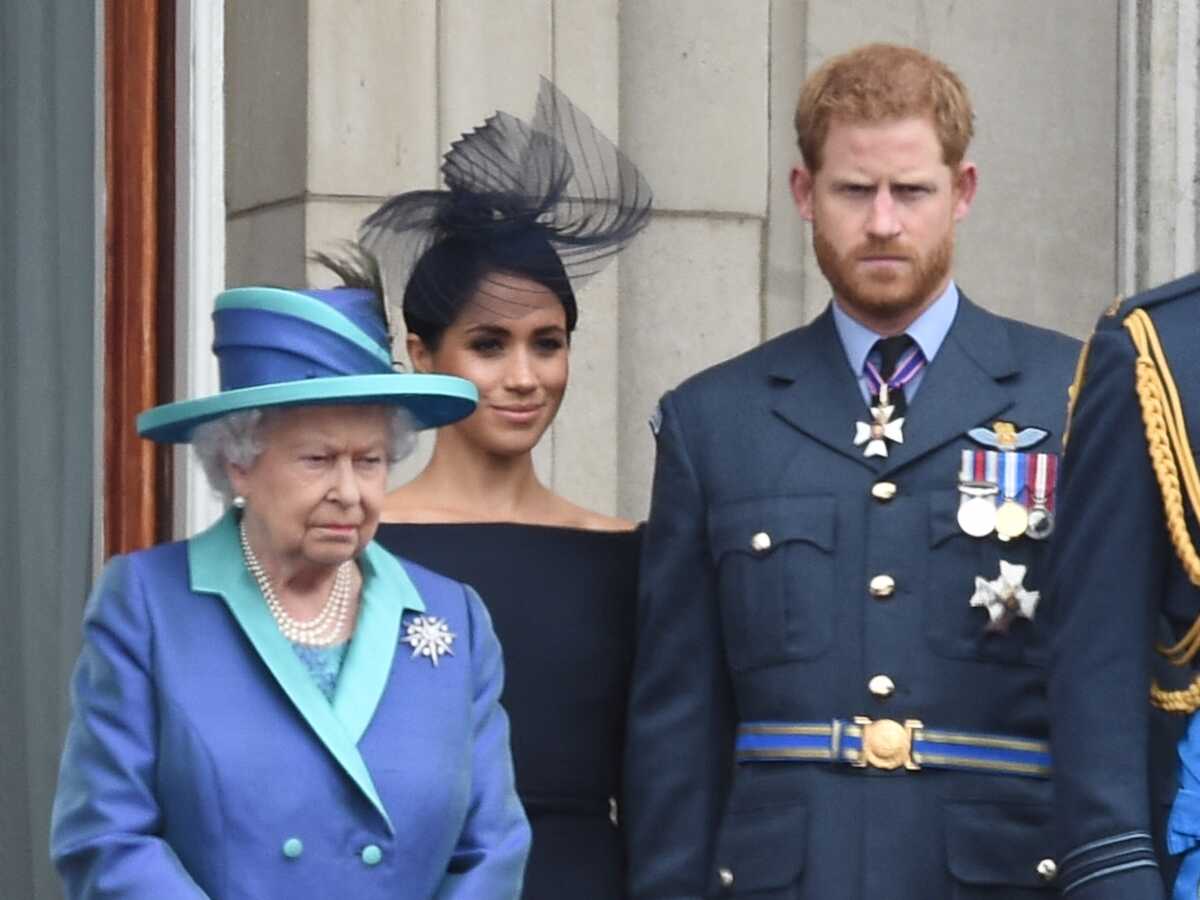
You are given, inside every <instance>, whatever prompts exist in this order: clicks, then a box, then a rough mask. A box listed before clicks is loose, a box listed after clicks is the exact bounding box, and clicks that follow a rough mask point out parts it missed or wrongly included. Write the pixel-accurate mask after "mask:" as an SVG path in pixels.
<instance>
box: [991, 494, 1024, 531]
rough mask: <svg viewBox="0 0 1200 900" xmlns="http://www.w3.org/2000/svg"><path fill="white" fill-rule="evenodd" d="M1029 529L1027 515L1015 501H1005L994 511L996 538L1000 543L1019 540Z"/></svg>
mask: <svg viewBox="0 0 1200 900" xmlns="http://www.w3.org/2000/svg"><path fill="white" fill-rule="evenodd" d="M1028 527H1029V513H1028V512H1027V511H1026V509H1025V507H1024V506H1022V505H1021V504H1020V503H1018V502H1017V501H1016V500H1005V501H1004V502H1003V503H1001V504H1000V508H999V509H997V510H996V536H997V537H999V538H1000V540H1002V541H1011V540H1012V539H1013V538H1019V537H1020V536H1021V535H1023V534H1024V533H1025V529H1026V528H1028Z"/></svg>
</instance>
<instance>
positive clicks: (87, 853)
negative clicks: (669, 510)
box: [51, 278, 529, 900]
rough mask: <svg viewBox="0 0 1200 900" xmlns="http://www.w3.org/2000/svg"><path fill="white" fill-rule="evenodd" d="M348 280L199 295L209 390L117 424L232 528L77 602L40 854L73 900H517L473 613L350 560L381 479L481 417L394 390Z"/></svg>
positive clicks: (166, 553)
mask: <svg viewBox="0 0 1200 900" xmlns="http://www.w3.org/2000/svg"><path fill="white" fill-rule="evenodd" d="M350 281H351V283H352V284H355V287H346V288H341V289H335V290H332V291H287V290H276V289H267V288H240V289H236V290H230V291H226V292H225V293H223V294H221V295H220V297H219V298H218V300H217V304H216V311H215V312H214V321H215V333H216V340H215V342H214V350H215V352H216V353H217V356H218V358H219V363H220V369H221V386H222V390H221V392H220V393H219V394H217V395H216V396H213V397H207V398H203V399H198V400H191V401H184V402H180V403H173V404H170V405H167V406H161V407H157V408H155V409H152V410H149V411H148V412H146V413H143V414H142V415H141V416H140V417H139V420H138V429H139V432H140V433H141V434H143V435H145V436H147V437H150V438H152V439H154V440H158V441H167V442H185V441H191V442H193V443H194V444H195V446H196V448H197V450H198V451H199V452H200V455H201V458H202V461H203V463H204V466H205V470H206V472H207V473H208V476H209V478H210V480H211V481H212V482H213V485H214V487H215V488H217V489H218V490H220V491H222V492H224V493H225V494H226V496H227V497H228V499H229V501H230V505H231V509H230V510H229V511H228V512H227V514H226V515H225V516H224V517H223V518H222V519H220V520H219V521H218V522H217V523H216V524H215V525H214V526H213V527H212V528H210V529H209V530H208V531H205V532H204V533H202V534H200V535H198V536H196V537H194V538H192V539H191V540H189V541H185V542H180V543H173V544H166V545H160V546H157V547H153V548H150V549H148V550H144V551H141V552H137V553H132V554H129V555H128V556H123V557H117V558H116V559H114V560H113V561H112V562H111V563H110V564H109V565H108V566H107V568H106V569H105V571H104V573H103V574H102V575H101V577H100V579H99V582H98V584H97V585H96V588H95V590H94V593H93V595H92V597H91V599H90V601H89V603H88V607H87V612H86V614H85V619H84V645H83V650H82V653H81V655H80V659H79V663H78V666H77V669H76V672H75V676H74V682H73V698H74V714H73V718H72V720H71V725H70V730H69V732H68V735H67V741H66V748H65V750H64V752H63V759H62V768H61V773H60V778H59V785H58V792H57V795H56V797H55V803H54V813H53V823H52V835H51V851H52V856H53V858H54V861H55V864H56V865H57V867H58V870H59V872H60V873H61V875H62V877H63V879H64V882H65V884H66V888H67V893H68V895H69V896H70V897H72V898H76V897H78V898H84V897H86V898H118V897H119V898H122V900H130V898H164V897H170V898H173V900H175V898H188V897H214V898H222V900H233V898H247V900H249V898H254V900H265V898H275V897H286V898H289V900H296V898H308V897H313V898H316V897H321V898H326V897H347V898H350V897H353V898H355V900H367V898H373V897H380V898H383V897H387V898H393V900H394V898H413V900H416V898H422V900H423V898H431V897H438V898H488V900H492V898H512V897H516V896H518V895H519V893H520V888H521V878H522V869H523V866H524V863H525V858H526V855H527V853H528V850H529V827H528V825H527V823H526V820H525V816H524V814H523V813H522V810H521V807H520V804H519V802H518V800H517V797H516V794H515V792H514V787H513V772H512V762H511V756H510V751H509V734H508V722H507V718H506V716H505V714H504V711H503V710H502V709H501V707H500V705H499V702H498V698H499V696H500V691H501V687H502V680H503V674H502V667H501V659H500V648H499V646H498V645H497V642H496V638H495V635H494V633H493V631H492V625H491V622H490V620H489V618H488V614H487V612H486V611H485V609H484V607H483V605H482V603H481V602H480V599H479V597H478V596H477V595H476V594H475V592H474V591H473V590H472V589H471V588H469V587H467V586H465V585H463V584H460V583H458V582H455V581H451V580H449V579H447V578H444V577H442V576H439V575H435V574H434V573H432V572H430V571H428V570H426V569H423V568H421V567H419V566H416V565H413V564H410V563H407V562H404V561H402V560H398V559H397V558H396V557H393V556H392V555H390V554H389V553H387V552H386V551H384V550H382V549H381V548H380V547H379V546H377V545H376V544H374V543H372V538H373V536H374V534H375V529H376V525H377V523H378V518H379V509H380V505H381V503H382V500H383V495H384V492H385V490H386V480H387V473H388V468H389V463H390V462H392V461H394V460H395V459H396V458H397V456H398V455H400V454H401V453H402V452H403V450H404V449H405V448H406V445H408V444H409V443H410V442H411V441H410V438H411V433H412V431H413V430H414V428H422V427H433V426H437V425H442V424H445V423H448V422H452V421H455V420H457V419H459V418H461V417H463V416H465V415H467V414H468V413H469V412H470V411H471V410H472V409H473V408H474V406H475V399H476V396H477V395H476V392H475V389H474V387H473V386H472V385H471V384H470V383H469V382H466V381H463V380H461V379H457V378H453V377H447V376H436V375H413V374H397V373H395V372H393V371H392V360H391V356H390V353H389V350H388V347H389V341H388V336H387V328H386V324H385V322H384V320H383V312H382V310H383V307H382V304H381V302H380V296H379V294H378V292H377V291H376V290H375V289H373V288H367V287H366V285H370V284H372V282H371V281H370V279H358V280H356V279H355V278H351V279H350Z"/></svg>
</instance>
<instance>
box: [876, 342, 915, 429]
mask: <svg viewBox="0 0 1200 900" xmlns="http://www.w3.org/2000/svg"><path fill="white" fill-rule="evenodd" d="M914 343H915V342H914V341H913V339H912V338H910V337H909V336H908V335H907V334H897V335H893V336H892V337H888V338H880V339H879V340H877V341H876V342H875V346H874V347H872V348H871V352H872V353H878V354H879V374H880V375H881V376H882V377H883V380H884V382H887V381H889V380H891V377H892V376H893V375H894V374H896V363H898V362H899V361H900V357H902V356H903V355H904V354H905V353H907V352H908V351H909V349H910V348H911V347H912V345H913V344H914ZM888 402H889V403H890V404H891V405H892V406H894V407H895V410H894V411H893V412H892V418H893V419H899V418H900V417H901V416H903V415H904V413H905V410H907V409H908V401H907V399H906V398H905V396H904V386H903V385H901V386H899V387H895V388H889V389H888Z"/></svg>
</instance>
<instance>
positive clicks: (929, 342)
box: [833, 279, 958, 405]
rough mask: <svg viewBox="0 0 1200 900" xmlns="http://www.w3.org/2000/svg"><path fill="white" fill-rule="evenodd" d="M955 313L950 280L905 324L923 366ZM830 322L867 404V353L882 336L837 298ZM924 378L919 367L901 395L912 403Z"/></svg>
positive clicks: (938, 346) (934, 352)
mask: <svg viewBox="0 0 1200 900" xmlns="http://www.w3.org/2000/svg"><path fill="white" fill-rule="evenodd" d="M957 312H958V287H957V286H956V285H955V284H954V281H953V279H951V281H950V283H949V284H948V285H946V290H944V291H943V292H942V295H941V296H940V297H938V298H937V299H936V300H934V301H933V304H932V305H931V306H930V307H929V309H927V310H925V312H923V313H921V315H919V316H918V317H917V319H916V321H915V322H913V323H912V324H911V325H909V326H908V329H907V330H906V333H907V334H908V336H909V337H911V338H912V339H913V340H914V341H916V343H917V346H918V347H920V348H921V352H922V353H924V354H925V364H926V365H928V364H929V363H931V362H933V358H934V357H935V356H937V352H938V350H939V349H941V346H942V341H944V340H945V339H946V335H947V334H948V333H949V331H950V326H951V325H952V324H954V316H955V314H956V313H957ZM833 324H834V327H835V328H836V329H837V333H838V337H839V338H841V341H842V349H843V350H845V351H846V359H847V361H848V362H849V363H850V370H851V371H852V372H854V375H855V377H856V378H858V387H859V390H861V391H862V396H863V402H865V403H867V404H868V405H869V404H870V402H871V388H870V385H869V384H868V382H867V371H866V370H867V355H868V354H869V353H870V352H871V348H872V347H874V346H875V342H876V341H877V340H879V339H880V338H881V337H883V335H881V334H876V333H875V332H874V331H872V330H871V329H870V328H868V327H867V326H866V325H863V324H862V323H861V322H859V321H857V320H856V319H852V318H851V317H850V315H849V314H848V313H846V311H845V310H843V309H842V307H841V305H840V304H839V303H838V302H837V300H834V301H833ZM924 377H925V370H924V369H921V371H920V372H918V373H917V374H916V375H915V376H914V377H913V380H912V381H910V382H909V383H908V384H906V385H905V386H904V397H905V399H906V400H907V401H908V402H909V403H912V400H913V397H915V396H916V395H917V389H918V388H920V386H921V381H922V379H923V378H924Z"/></svg>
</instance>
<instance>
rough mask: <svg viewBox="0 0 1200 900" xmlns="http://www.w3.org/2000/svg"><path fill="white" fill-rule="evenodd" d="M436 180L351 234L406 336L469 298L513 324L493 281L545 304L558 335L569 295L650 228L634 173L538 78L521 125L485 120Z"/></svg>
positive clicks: (504, 292)
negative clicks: (516, 282) (395, 307)
mask: <svg viewBox="0 0 1200 900" xmlns="http://www.w3.org/2000/svg"><path fill="white" fill-rule="evenodd" d="M442 176H443V178H444V179H445V183H446V189H445V190H440V191H409V192H407V193H403V194H399V195H397V196H395V197H392V198H390V199H389V200H387V201H386V202H385V203H384V204H383V205H382V206H381V207H380V208H379V209H377V210H376V211H375V212H374V213H372V214H371V215H370V216H369V217H368V218H367V219H366V220H365V221H364V222H363V224H362V226H361V229H360V235H359V239H360V242H361V243H362V244H363V245H364V246H365V247H366V248H367V249H368V250H369V251H370V252H371V253H372V254H373V255H374V256H375V257H376V258H377V259H378V260H379V262H380V266H381V269H382V272H383V280H384V288H385V291H386V292H387V294H388V296H389V302H391V303H395V302H396V301H397V299H399V295H400V294H401V293H402V295H403V297H404V300H403V308H404V315H405V321H406V322H408V324H409V327H410V330H414V329H413V321H414V320H415V321H419V322H422V323H425V324H426V325H427V326H436V327H445V326H446V325H448V324H449V323H450V322H452V321H453V320H454V319H455V318H456V317H457V315H458V313H459V311H460V310H461V308H462V306H463V305H464V303H465V302H466V300H467V299H470V298H472V297H473V299H474V300H475V301H476V302H479V303H483V304H484V305H486V306H487V307H488V308H489V310H491V311H493V312H496V313H498V314H500V315H507V316H519V315H521V314H523V313H524V312H525V311H527V309H528V307H527V306H526V305H525V304H523V302H522V300H521V298H520V296H519V293H514V290H513V285H512V279H505V278H503V277H497V275H501V276H502V275H503V274H504V273H508V274H516V275H520V276H525V277H527V278H530V279H531V280H533V281H536V282H538V283H539V284H541V285H544V286H545V287H548V288H549V289H550V290H552V291H553V292H554V293H556V294H557V295H558V296H559V298H560V299H561V300H562V301H563V304H564V306H565V307H567V312H568V330H570V328H571V327H573V325H574V319H575V315H574V313H575V309H574V291H575V290H576V289H578V288H579V287H580V285H582V284H583V283H584V282H586V281H587V280H588V279H590V278H591V277H592V276H593V275H595V274H596V273H597V272H599V271H600V270H601V269H603V268H604V266H605V265H606V264H607V263H608V261H609V260H610V259H611V258H612V257H613V256H615V255H616V254H617V253H619V252H620V251H621V249H622V248H624V247H625V245H626V244H628V243H629V241H630V240H632V239H633V237H634V236H635V235H637V233H638V232H639V231H641V230H642V228H644V227H645V226H646V224H647V223H648V222H649V218H650V205H651V201H652V194H651V191H650V187H649V185H648V184H647V183H646V180H645V178H644V177H643V176H642V174H641V172H639V171H638V169H637V167H636V166H634V164H633V163H632V162H631V161H630V160H629V158H628V157H626V156H625V154H624V153H622V152H621V151H620V150H619V149H618V148H617V147H616V146H615V145H614V144H613V143H612V142H611V141H609V140H608V138H606V137H605V136H604V135H603V134H601V133H600V131H599V130H598V129H597V128H596V127H595V125H593V124H592V121H591V119H589V118H588V117H587V115H586V114H584V113H583V112H582V111H581V110H579V109H578V108H577V107H576V106H575V105H574V104H573V103H571V101H570V100H569V99H568V98H567V97H566V95H564V94H563V93H562V92H561V91H560V90H559V89H558V88H557V87H556V86H555V85H554V84H553V83H552V82H551V81H549V80H548V79H546V78H542V80H541V85H540V89H539V91H538V98H537V107H536V111H535V114H534V117H533V119H532V121H531V122H529V123H526V122H524V121H522V120H521V119H518V118H517V117H515V116H513V115H511V114H509V113H506V112H502V111H498V112H496V113H495V114H493V115H492V116H490V117H489V118H488V119H487V120H486V121H485V122H484V124H483V125H481V126H479V127H478V128H476V129H474V130H472V131H470V132H468V133H466V134H464V135H463V136H462V137H461V138H460V139H459V140H457V141H455V142H454V143H453V144H452V145H451V147H450V150H449V151H448V152H447V153H446V155H445V157H444V158H443V161H442Z"/></svg>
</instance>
